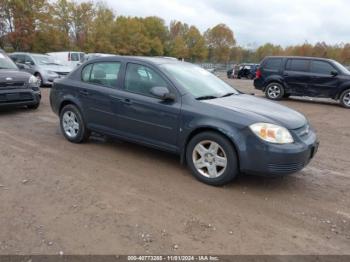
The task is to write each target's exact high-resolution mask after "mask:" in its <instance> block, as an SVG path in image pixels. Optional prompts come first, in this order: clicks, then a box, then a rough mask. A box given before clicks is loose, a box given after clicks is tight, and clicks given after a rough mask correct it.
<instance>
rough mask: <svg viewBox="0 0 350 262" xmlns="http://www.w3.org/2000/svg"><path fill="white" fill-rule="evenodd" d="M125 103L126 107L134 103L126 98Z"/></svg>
mask: <svg viewBox="0 0 350 262" xmlns="http://www.w3.org/2000/svg"><path fill="white" fill-rule="evenodd" d="M123 103H124V104H126V105H131V104H132V101H131V100H130V99H129V98H125V99H124V100H123Z"/></svg>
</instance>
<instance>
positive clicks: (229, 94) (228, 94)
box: [220, 93, 236, 97]
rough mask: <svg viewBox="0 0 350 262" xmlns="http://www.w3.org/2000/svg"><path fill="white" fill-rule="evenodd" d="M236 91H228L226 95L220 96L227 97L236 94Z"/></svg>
mask: <svg viewBox="0 0 350 262" xmlns="http://www.w3.org/2000/svg"><path fill="white" fill-rule="evenodd" d="M235 94H236V93H227V94H224V95H222V96H220V97H227V96H232V95H235Z"/></svg>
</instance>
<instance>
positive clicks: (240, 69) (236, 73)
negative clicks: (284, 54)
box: [227, 63, 259, 79]
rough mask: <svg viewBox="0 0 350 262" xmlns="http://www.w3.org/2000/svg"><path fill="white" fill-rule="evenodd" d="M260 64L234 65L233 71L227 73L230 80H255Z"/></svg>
mask: <svg viewBox="0 0 350 262" xmlns="http://www.w3.org/2000/svg"><path fill="white" fill-rule="evenodd" d="M258 67H259V64H246V63H245V64H238V65H234V66H233V67H232V68H231V69H229V70H228V71H227V77H228V78H238V79H241V78H247V79H254V77H255V74H256V70H257V69H258Z"/></svg>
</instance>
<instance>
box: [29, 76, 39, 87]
mask: <svg viewBox="0 0 350 262" xmlns="http://www.w3.org/2000/svg"><path fill="white" fill-rule="evenodd" d="M28 83H29V85H30V86H38V84H39V83H38V79H37V78H36V77H35V76H33V75H31V76H30V77H29V81H28Z"/></svg>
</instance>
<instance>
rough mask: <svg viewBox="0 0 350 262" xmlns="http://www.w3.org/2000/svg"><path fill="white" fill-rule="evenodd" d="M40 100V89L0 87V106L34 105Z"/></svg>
mask: <svg viewBox="0 0 350 262" xmlns="http://www.w3.org/2000/svg"><path fill="white" fill-rule="evenodd" d="M40 100H41V92H40V89H38V90H33V89H31V88H21V89H4V90H3V89H0V107H11V106H28V105H36V104H38V103H40Z"/></svg>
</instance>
